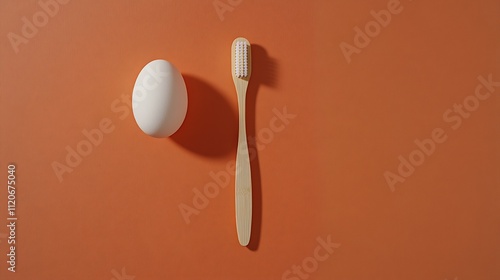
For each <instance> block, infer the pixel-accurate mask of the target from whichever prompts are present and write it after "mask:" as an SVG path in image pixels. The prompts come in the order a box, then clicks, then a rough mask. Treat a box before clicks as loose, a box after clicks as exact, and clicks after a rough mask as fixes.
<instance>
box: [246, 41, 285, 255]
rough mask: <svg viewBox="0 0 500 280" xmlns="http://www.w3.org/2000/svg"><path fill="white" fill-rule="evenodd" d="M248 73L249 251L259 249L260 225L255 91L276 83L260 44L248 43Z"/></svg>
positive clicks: (271, 64) (274, 63) (273, 69)
mask: <svg viewBox="0 0 500 280" xmlns="http://www.w3.org/2000/svg"><path fill="white" fill-rule="evenodd" d="M251 47H252V76H251V78H250V83H249V84H248V90H247V100H246V102H247V107H246V110H247V135H248V146H249V147H248V148H249V151H250V152H251V153H250V168H251V172H252V233H251V235H250V242H249V243H248V245H247V248H248V249H249V250H252V251H257V250H258V249H259V243H260V235H261V227H262V185H261V184H262V182H261V178H260V162H259V152H258V149H257V136H258V135H257V131H256V125H255V114H256V104H257V93H258V92H259V88H260V86H261V85H265V86H268V87H271V88H275V87H277V85H278V79H277V77H278V64H277V61H276V60H275V59H274V58H271V57H269V55H268V54H267V51H266V50H265V49H264V48H263V47H262V46H260V45H255V44H252V46H251Z"/></svg>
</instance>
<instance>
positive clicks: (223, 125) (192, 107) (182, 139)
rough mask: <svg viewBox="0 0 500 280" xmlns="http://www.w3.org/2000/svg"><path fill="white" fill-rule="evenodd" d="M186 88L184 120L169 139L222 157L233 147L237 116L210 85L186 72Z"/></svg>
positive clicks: (198, 151) (208, 154)
mask: <svg viewBox="0 0 500 280" xmlns="http://www.w3.org/2000/svg"><path fill="white" fill-rule="evenodd" d="M182 77H183V78H184V82H185V83H186V87H187V91H188V110H187V114H186V118H185V120H184V123H183V124H182V126H181V127H180V128H179V130H178V131H177V132H176V133H175V134H173V135H172V136H171V137H170V139H172V140H173V141H174V142H176V143H177V144H178V145H180V146H182V147H184V148H185V149H187V150H190V151H192V152H194V153H197V154H200V155H203V156H206V157H222V156H224V155H226V154H228V153H230V152H234V151H235V150H236V144H237V139H236V138H235V137H234V136H235V135H237V134H238V116H237V114H236V112H234V110H233V109H232V108H231V105H230V104H229V102H228V101H227V100H226V99H224V98H223V96H222V94H221V93H220V92H218V91H217V90H216V89H215V88H214V87H213V86H211V85H210V84H208V83H207V82H205V81H203V80H201V79H199V78H197V77H194V76H192V75H189V74H182Z"/></svg>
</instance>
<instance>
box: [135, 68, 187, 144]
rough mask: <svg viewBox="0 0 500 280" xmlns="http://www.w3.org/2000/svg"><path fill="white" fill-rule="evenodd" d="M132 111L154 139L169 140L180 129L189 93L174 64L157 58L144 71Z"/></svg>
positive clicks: (139, 123) (140, 124)
mask: <svg viewBox="0 0 500 280" xmlns="http://www.w3.org/2000/svg"><path fill="white" fill-rule="evenodd" d="M132 111H133V113H134V118H135V121H136V122H137V124H138V125H139V127H140V128H141V130H142V131H144V133H146V134H148V135H151V136H153V137H157V138H162V137H168V136H170V135H172V134H174V133H175V132H176V131H177V130H178V129H179V127H181V125H182V122H183V121H184V118H185V117H186V112H187V90H186V84H185V83H184V79H183V78H182V75H181V73H180V72H179V71H178V70H177V68H175V66H174V65H172V63H170V62H168V61H166V60H162V59H158V60H154V61H151V62H150V63H148V64H147V65H146V66H144V68H142V70H141V72H140V73H139V76H137V80H136V81H135V85H134V91H133V93H132Z"/></svg>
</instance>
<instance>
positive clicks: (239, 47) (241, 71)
mask: <svg viewBox="0 0 500 280" xmlns="http://www.w3.org/2000/svg"><path fill="white" fill-rule="evenodd" d="M234 50H235V51H234V75H235V76H236V77H237V78H245V77H247V76H248V45H247V43H246V42H245V41H237V42H236V45H235V46H234Z"/></svg>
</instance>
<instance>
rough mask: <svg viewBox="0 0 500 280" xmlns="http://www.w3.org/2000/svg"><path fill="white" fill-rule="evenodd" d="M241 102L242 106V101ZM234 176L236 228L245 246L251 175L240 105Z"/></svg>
mask: <svg viewBox="0 0 500 280" xmlns="http://www.w3.org/2000/svg"><path fill="white" fill-rule="evenodd" d="M241 103H243V104H241ZM241 103H240V104H241V105H242V106H243V107H244V102H241ZM235 178H236V181H235V197H236V201H235V202H236V230H237V232H238V240H239V241H240V244H241V245H242V246H246V245H248V242H249V241H250V232H251V227H252V177H251V172H250V158H249V152H248V144H247V136H246V128H245V110H244V109H243V110H241V106H240V125H239V133H238V151H237V154H236V173H235Z"/></svg>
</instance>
